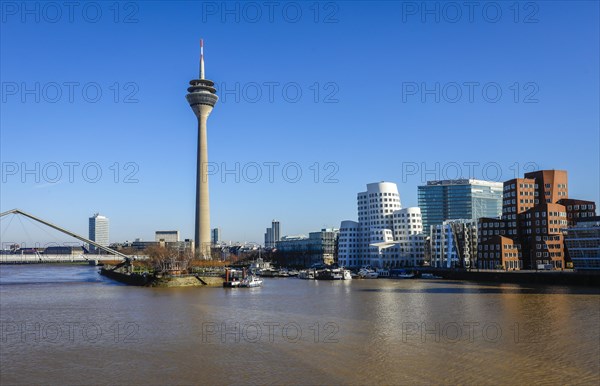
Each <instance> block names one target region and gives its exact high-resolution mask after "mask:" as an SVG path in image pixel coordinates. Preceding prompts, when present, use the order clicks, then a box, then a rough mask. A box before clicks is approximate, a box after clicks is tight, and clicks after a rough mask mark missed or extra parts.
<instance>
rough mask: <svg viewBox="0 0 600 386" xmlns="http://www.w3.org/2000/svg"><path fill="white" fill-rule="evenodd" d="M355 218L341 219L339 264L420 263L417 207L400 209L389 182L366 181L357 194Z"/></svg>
mask: <svg viewBox="0 0 600 386" xmlns="http://www.w3.org/2000/svg"><path fill="white" fill-rule="evenodd" d="M357 212H358V221H357V222H356V221H350V220H346V221H342V223H341V226H340V237H339V241H338V263H339V264H340V265H343V266H346V267H360V266H363V265H371V266H373V267H379V268H396V267H403V266H416V265H421V264H423V260H424V238H425V235H424V234H423V223H422V219H421V211H420V209H419V208H416V207H415V208H402V205H401V202H400V194H399V193H398V187H397V186H396V184H394V183H392V182H379V183H371V184H367V191H366V192H360V193H358V194H357Z"/></svg>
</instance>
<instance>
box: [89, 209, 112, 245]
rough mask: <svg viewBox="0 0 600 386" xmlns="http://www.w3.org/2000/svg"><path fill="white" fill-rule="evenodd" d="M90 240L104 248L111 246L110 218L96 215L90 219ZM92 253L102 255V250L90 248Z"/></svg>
mask: <svg viewBox="0 0 600 386" xmlns="http://www.w3.org/2000/svg"><path fill="white" fill-rule="evenodd" d="M88 238H89V239H90V240H92V241H94V242H96V243H98V244H100V245H102V246H103V247H108V245H109V222H108V218H107V217H105V216H101V215H100V213H96V214H94V215H93V216H92V217H90V218H89V235H88ZM89 248H90V252H91V253H100V249H99V248H96V247H95V246H93V245H90V246H89Z"/></svg>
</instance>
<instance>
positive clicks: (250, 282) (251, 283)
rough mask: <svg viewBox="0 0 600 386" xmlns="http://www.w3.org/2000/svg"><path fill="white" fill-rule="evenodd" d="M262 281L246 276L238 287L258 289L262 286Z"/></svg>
mask: <svg viewBox="0 0 600 386" xmlns="http://www.w3.org/2000/svg"><path fill="white" fill-rule="evenodd" d="M262 283H263V281H262V280H261V279H260V278H258V277H256V276H254V275H252V276H248V277H247V278H245V279H244V280H242V281H241V282H240V284H239V286H240V287H245V288H252V287H260V286H261V285H262Z"/></svg>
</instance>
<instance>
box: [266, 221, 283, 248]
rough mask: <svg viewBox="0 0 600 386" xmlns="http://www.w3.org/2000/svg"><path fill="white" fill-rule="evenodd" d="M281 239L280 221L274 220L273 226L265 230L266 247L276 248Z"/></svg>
mask: <svg viewBox="0 0 600 386" xmlns="http://www.w3.org/2000/svg"><path fill="white" fill-rule="evenodd" d="M280 240H281V227H280V224H279V221H277V220H273V221H272V222H271V227H270V228H267V229H266V231H265V248H275V246H276V243H277V242H278V241H280Z"/></svg>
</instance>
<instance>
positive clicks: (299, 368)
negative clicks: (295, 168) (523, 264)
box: [0, 265, 600, 385]
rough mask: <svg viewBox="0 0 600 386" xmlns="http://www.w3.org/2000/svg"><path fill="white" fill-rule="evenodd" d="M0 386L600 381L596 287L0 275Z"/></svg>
mask: <svg viewBox="0 0 600 386" xmlns="http://www.w3.org/2000/svg"><path fill="white" fill-rule="evenodd" d="M0 322H1V324H2V326H1V333H2V337H1V341H0V384H2V385H12V384H61V385H70V384H73V385H75V384H76V385H97V384H130V385H131V384H144V385H171V384H180V385H183V384H185V385H187V384H189V385H198V384H202V385H212V384H214V385H225V384H277V385H279V384H290V385H317V384H319V385H320V384H327V385H332V384H357V385H378V384H385V385H419V384H426V385H430V384H448V385H454V384H465V385H499V384H501V385H512V384H514V385H517V384H519V385H520V384H585V385H588V384H589V385H598V384H599V382H600V292H599V290H598V289H597V288H575V287H573V288H567V287H550V286H523V285H515V284H505V285H501V284H485V283H473V282H460V281H444V280H391V279H376V280H352V281H335V282H328V281H309V280H300V279H296V278H273V279H265V283H264V286H263V287H261V288H251V289H241V288H240V289H223V288H182V289H152V288H137V287H128V286H124V285H120V284H117V283H114V282H111V281H110V280H108V279H106V278H104V277H101V276H99V275H98V274H97V269H96V268H94V267H89V266H67V265H21V266H18V265H15V266H8V265H3V266H0Z"/></svg>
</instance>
